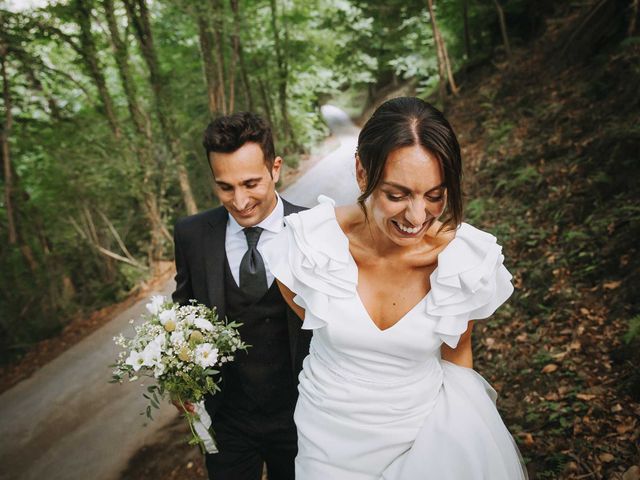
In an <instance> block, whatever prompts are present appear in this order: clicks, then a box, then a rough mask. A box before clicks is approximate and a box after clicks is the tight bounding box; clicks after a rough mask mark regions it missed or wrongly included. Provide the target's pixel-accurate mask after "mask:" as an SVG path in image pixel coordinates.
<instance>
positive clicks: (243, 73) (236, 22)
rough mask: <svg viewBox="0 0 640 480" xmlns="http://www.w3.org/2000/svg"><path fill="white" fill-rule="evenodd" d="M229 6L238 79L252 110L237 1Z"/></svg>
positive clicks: (248, 107)
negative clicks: (239, 78) (238, 65)
mask: <svg viewBox="0 0 640 480" xmlns="http://www.w3.org/2000/svg"><path fill="white" fill-rule="evenodd" d="M229 1H230V4H231V11H232V12H233V44H234V48H235V47H236V46H237V54H238V63H239V64H240V77H241V78H242V83H243V86H244V92H245V97H246V103H247V109H248V110H249V111H252V110H253V95H252V92H251V84H250V83H249V76H248V75H247V67H246V65H245V61H244V52H243V48H242V41H241V39H240V25H241V19H240V9H239V6H238V0H229Z"/></svg>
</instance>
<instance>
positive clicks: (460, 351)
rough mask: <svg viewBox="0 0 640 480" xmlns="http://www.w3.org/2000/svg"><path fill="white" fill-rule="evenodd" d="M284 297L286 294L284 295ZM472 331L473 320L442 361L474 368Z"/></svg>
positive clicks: (445, 349) (443, 349)
mask: <svg viewBox="0 0 640 480" xmlns="http://www.w3.org/2000/svg"><path fill="white" fill-rule="evenodd" d="M283 295H284V293H283ZM471 330H473V320H471V321H470V322H469V325H468V327H467V331H466V332H464V333H463V334H462V335H460V340H459V341H458V345H457V346H456V348H451V347H450V346H449V345H447V344H446V343H443V344H442V346H441V347H440V352H441V354H442V359H443V360H447V361H449V362H451V363H455V364H456V365H460V366H461V367H467V368H473V352H472V351H471Z"/></svg>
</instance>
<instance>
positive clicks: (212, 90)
mask: <svg viewBox="0 0 640 480" xmlns="http://www.w3.org/2000/svg"><path fill="white" fill-rule="evenodd" d="M201 6H202V7H203V8H202V9H200V10H196V12H195V16H196V17H197V20H196V23H197V24H198V39H199V42H200V55H201V56H202V66H203V70H204V80H205V83H206V85H207V98H208V104H209V113H211V116H212V117H213V116H215V115H216V113H217V112H218V111H219V110H218V108H219V106H218V104H219V103H220V102H219V101H218V85H217V82H216V74H217V70H216V65H215V60H214V59H213V51H212V50H213V36H212V34H211V30H210V29H209V21H208V20H209V16H208V15H207V16H205V15H204V12H203V10H205V9H206V10H208V9H207V5H206V4H204V5H201ZM207 13H208V11H207Z"/></svg>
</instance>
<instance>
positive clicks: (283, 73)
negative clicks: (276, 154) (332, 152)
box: [269, 0, 296, 148]
mask: <svg viewBox="0 0 640 480" xmlns="http://www.w3.org/2000/svg"><path fill="white" fill-rule="evenodd" d="M269 4H270V6H271V28H272V30H273V39H274V46H275V53H276V63H277V65H278V101H279V106H280V117H281V120H282V129H283V133H284V136H285V139H286V141H287V143H288V144H291V146H293V147H294V148H295V146H296V145H295V138H294V136H293V129H292V128H291V122H290V121H289V113H288V109H287V79H288V76H289V71H288V70H289V68H288V64H287V62H286V60H285V58H284V54H283V49H282V45H281V41H280V32H279V30H278V22H277V16H278V11H277V8H276V0H270V1H269Z"/></svg>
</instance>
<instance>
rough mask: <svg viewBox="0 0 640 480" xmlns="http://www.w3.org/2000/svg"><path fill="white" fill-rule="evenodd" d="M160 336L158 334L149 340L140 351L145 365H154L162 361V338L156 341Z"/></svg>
mask: <svg viewBox="0 0 640 480" xmlns="http://www.w3.org/2000/svg"><path fill="white" fill-rule="evenodd" d="M160 336H161V335H158V336H157V337H156V338H154V339H153V341H151V342H149V344H148V345H147V346H146V347H144V350H143V351H142V358H143V365H144V366H145V367H155V366H156V365H158V364H159V363H161V362H162V343H164V339H161V340H160V341H158V338H159V337H160ZM160 342H162V343H160Z"/></svg>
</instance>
